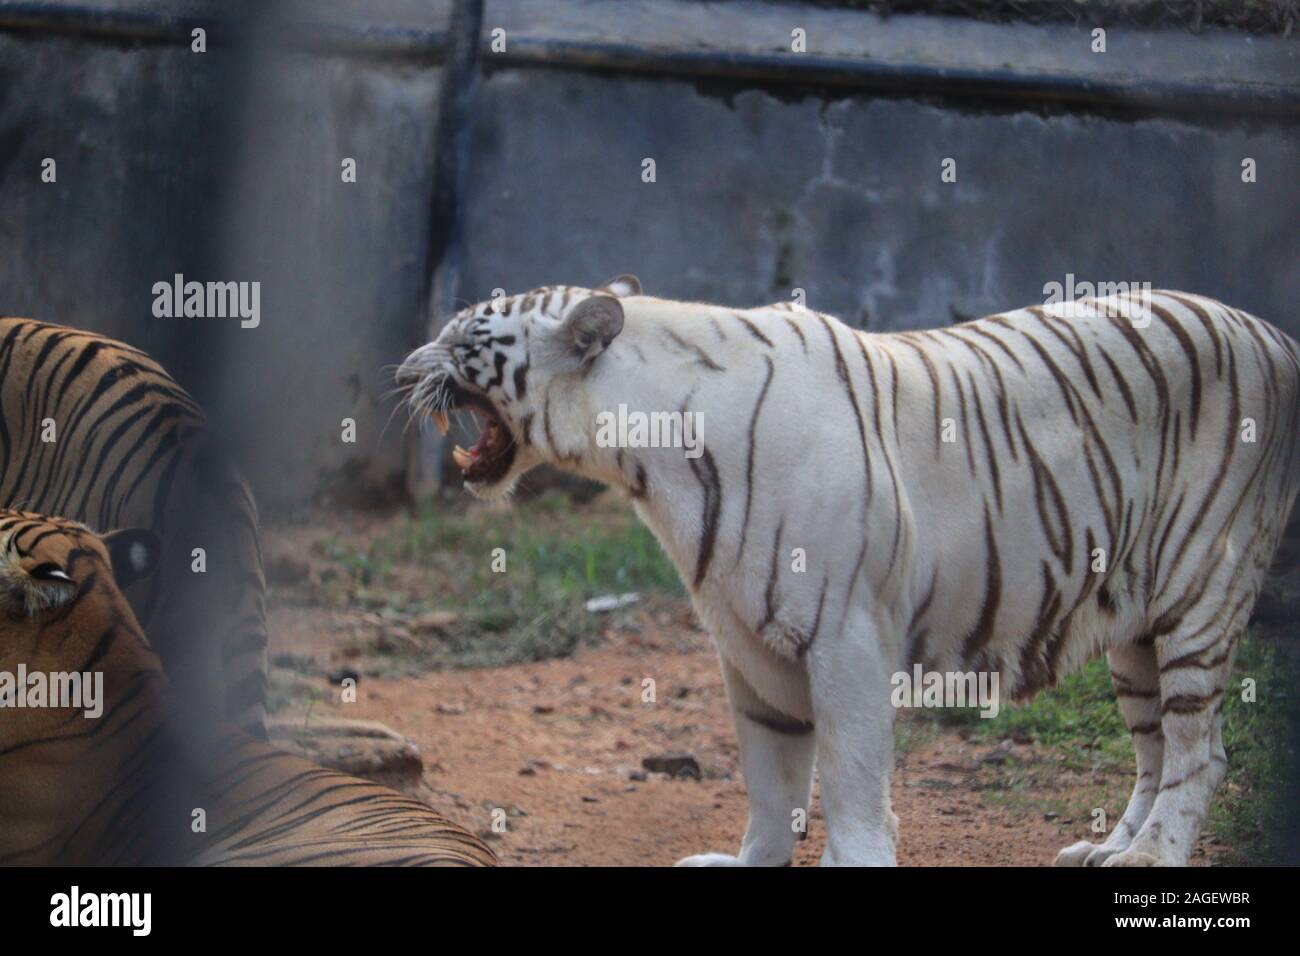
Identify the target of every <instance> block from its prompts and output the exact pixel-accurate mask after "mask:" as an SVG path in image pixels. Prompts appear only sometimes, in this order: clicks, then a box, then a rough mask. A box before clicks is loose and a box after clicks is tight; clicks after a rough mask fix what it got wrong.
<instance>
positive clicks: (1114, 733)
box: [922, 659, 1134, 770]
mask: <svg viewBox="0 0 1300 956" xmlns="http://www.w3.org/2000/svg"><path fill="white" fill-rule="evenodd" d="M922 713H923V714H926V715H928V716H930V717H931V718H932V719H934V720H936V721H938V722H939V723H940V724H942V725H945V726H947V727H950V728H955V729H960V730H963V731H965V732H966V733H967V734H968V735H969V736H971V737H972V738H974V739H976V740H987V741H990V742H992V741H996V740H1005V739H1006V738H1008V737H1009V738H1011V739H1012V740H1016V741H1025V742H1030V743H1035V744H1042V745H1045V746H1049V747H1052V748H1054V749H1056V750H1057V751H1058V752H1059V753H1060V754H1062V755H1063V756H1064V757H1065V764H1066V766H1068V767H1070V768H1071V769H1075V770H1091V769H1098V770H1110V769H1119V768H1126V767H1131V766H1132V765H1133V759H1134V757H1133V744H1132V741H1131V738H1130V737H1129V732H1128V728H1127V727H1125V726H1124V719H1123V718H1122V717H1121V716H1120V713H1119V707H1118V706H1117V705H1116V703H1115V692H1114V691H1113V690H1112V689H1111V686H1110V671H1109V670H1108V669H1107V667H1106V661H1105V660H1104V659H1099V660H1095V661H1092V662H1090V663H1089V664H1088V665H1087V666H1086V667H1084V668H1083V669H1082V670H1080V671H1077V672H1076V673H1074V674H1071V675H1070V676H1069V677H1067V678H1065V679H1064V680H1062V681H1061V682H1060V683H1059V684H1057V686H1056V687H1054V688H1052V689H1051V690H1047V691H1043V692H1042V693H1040V694H1038V696H1036V697H1035V698H1034V699H1033V700H1030V701H1028V702H1025V703H1021V704H1006V703H1004V704H1003V705H1002V708H1001V710H1000V711H999V713H998V715H997V716H996V717H992V718H987V719H986V718H983V717H980V716H979V713H980V712H979V710H978V709H976V708H973V707H966V708H942V709H939V710H926V711H922Z"/></svg>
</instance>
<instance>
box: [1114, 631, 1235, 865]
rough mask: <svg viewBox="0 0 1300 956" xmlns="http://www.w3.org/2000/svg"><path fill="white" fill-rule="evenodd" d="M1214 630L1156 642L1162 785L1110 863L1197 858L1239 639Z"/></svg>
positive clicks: (1219, 774)
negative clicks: (1196, 847) (1225, 695)
mask: <svg viewBox="0 0 1300 956" xmlns="http://www.w3.org/2000/svg"><path fill="white" fill-rule="evenodd" d="M1247 613H1249V611H1248V609H1247ZM1207 633H1213V630H1212V629H1211V627H1209V626H1201V627H1199V628H1194V629H1193V628H1190V627H1189V628H1187V629H1179V630H1176V631H1174V632H1173V633H1172V634H1170V635H1169V636H1167V637H1165V638H1161V639H1159V640H1157V642H1156V658H1157V660H1158V661H1159V665H1160V698H1161V718H1160V724H1161V729H1162V731H1163V733H1164V740H1165V747H1164V761H1163V766H1162V768H1161V775H1160V790H1159V792H1158V793H1157V794H1156V798H1155V802H1154V803H1153V804H1152V806H1151V812H1150V813H1149V814H1148V815H1147V819H1146V822H1145V823H1143V825H1142V827H1141V829H1140V830H1139V831H1138V833H1137V836H1135V837H1134V838H1133V841H1132V843H1131V844H1130V845H1129V846H1128V848H1127V849H1125V850H1124V851H1123V852H1121V853H1117V854H1115V855H1114V856H1112V857H1110V858H1109V859H1108V860H1106V862H1105V864H1104V865H1105V866H1183V865H1185V864H1186V863H1187V861H1188V859H1190V857H1191V854H1192V848H1193V846H1194V845H1195V843H1196V838H1197V836H1198V835H1199V833H1200V829H1201V822H1202V821H1203V820H1204V819H1205V816H1206V814H1207V813H1208V812H1209V808H1210V800H1211V799H1212V798H1213V796H1214V791H1215V789H1216V788H1217V787H1218V785H1219V783H1220V782H1221V781H1222V779H1223V775H1224V773H1225V771H1226V769H1227V759H1226V756H1225V755H1224V753H1223V737H1222V729H1221V719H1222V718H1221V714H1220V708H1221V707H1222V705H1223V691H1224V686H1225V684H1226V682H1227V677H1228V673H1229V669H1230V667H1231V661H1232V654H1231V649H1232V648H1233V647H1235V644H1236V640H1235V637H1234V638H1233V639H1231V640H1229V639H1227V638H1224V637H1222V636H1220V638H1219V639H1218V640H1212V641H1207V640H1206V634H1207ZM1221 633H1222V632H1221V631H1220V634H1221Z"/></svg>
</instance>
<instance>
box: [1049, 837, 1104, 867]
mask: <svg viewBox="0 0 1300 956" xmlns="http://www.w3.org/2000/svg"><path fill="white" fill-rule="evenodd" d="M1096 849H1097V844H1095V843H1089V842H1088V841H1087V840H1080V841H1079V842H1078V843H1071V844H1070V845H1069V846H1067V847H1066V848H1065V849H1064V850H1062V851H1061V852H1060V853H1058V854H1056V859H1055V860H1053V861H1052V866H1083V862H1084V860H1086V859H1088V857H1089V856H1091V855H1092V851H1093V850H1096Z"/></svg>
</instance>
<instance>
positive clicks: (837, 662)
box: [805, 611, 898, 866]
mask: <svg viewBox="0 0 1300 956" xmlns="http://www.w3.org/2000/svg"><path fill="white" fill-rule="evenodd" d="M881 639H882V635H881V633H880V628H879V627H878V626H877V625H876V624H875V622H873V621H872V620H871V618H870V615H868V614H867V613H865V612H861V611H850V612H849V614H848V618H847V620H846V621H845V625H844V628H843V630H842V632H840V633H834V632H831V633H826V634H823V635H821V637H819V638H817V640H816V641H815V642H814V644H813V646H812V647H811V648H810V649H809V651H808V653H807V655H806V657H805V663H806V665H807V667H808V677H809V681H810V685H811V689H812V701H813V712H814V714H815V718H816V723H817V730H816V734H817V768H818V774H819V778H820V780H821V801H822V812H823V813H824V814H825V816H826V851H825V853H823V854H822V865H823V866H895V865H896V864H897V859H896V857H895V844H896V842H897V839H898V818H897V817H896V816H894V814H893V811H892V810H890V806H889V778H890V774H891V772H892V771H893V766H894V708H893V705H892V704H891V703H890V677H891V675H892V674H893V672H894V669H895V668H894V665H893V663H892V662H891V661H890V660H888V659H887V654H886V650H885V648H884V646H883V645H882V642H881Z"/></svg>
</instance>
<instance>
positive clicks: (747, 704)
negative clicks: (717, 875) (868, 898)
mask: <svg viewBox="0 0 1300 956" xmlns="http://www.w3.org/2000/svg"><path fill="white" fill-rule="evenodd" d="M722 677H723V681H724V682H725V683H726V686H727V700H728V701H729V702H730V704H731V713H732V717H733V718H734V720H735V723H736V736H737V738H738V739H739V741H740V765H741V769H742V771H743V772H744V775H745V788H746V790H747V791H748V794H749V825H748V826H746V828H745V837H744V839H743V840H742V841H741V844H740V854H739V855H738V856H731V855H729V854H726V853H700V854H697V855H695V856H688V857H686V858H685V859H682V860H678V861H677V864H676V865H677V866H785V865H786V864H788V863H789V862H790V860H791V857H792V856H793V853H794V843H795V839H796V837H797V836H798V833H797V832H796V828H795V823H796V811H802V814H803V820H804V821H807V819H808V816H809V807H808V805H809V803H810V802H811V798H812V766H813V754H814V747H813V727H812V725H811V724H807V723H804V722H803V721H800V720H797V719H795V718H793V717H790V716H789V715H787V714H783V713H781V712H780V711H779V710H776V709H775V708H773V707H771V706H769V705H768V704H767V703H765V702H764V701H763V700H762V699H761V698H760V697H759V696H758V694H756V693H755V692H754V690H753V688H751V687H750V686H749V684H748V682H747V681H746V680H745V678H744V677H743V676H741V674H740V672H739V671H737V670H736V669H735V668H734V667H732V666H731V665H730V664H728V663H727V661H726V660H725V659H724V660H722Z"/></svg>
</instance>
